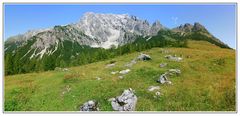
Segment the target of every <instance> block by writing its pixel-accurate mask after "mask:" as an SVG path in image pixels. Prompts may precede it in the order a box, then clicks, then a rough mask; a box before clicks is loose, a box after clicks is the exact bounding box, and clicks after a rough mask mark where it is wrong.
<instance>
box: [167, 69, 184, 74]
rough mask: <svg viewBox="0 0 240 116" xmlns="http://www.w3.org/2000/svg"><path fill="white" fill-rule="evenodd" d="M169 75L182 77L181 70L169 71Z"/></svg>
mask: <svg viewBox="0 0 240 116" xmlns="http://www.w3.org/2000/svg"><path fill="white" fill-rule="evenodd" d="M167 73H168V75H174V74H176V75H180V74H181V70H179V69H169V70H168V72H167Z"/></svg>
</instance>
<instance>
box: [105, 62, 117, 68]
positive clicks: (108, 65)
mask: <svg viewBox="0 0 240 116" xmlns="http://www.w3.org/2000/svg"><path fill="white" fill-rule="evenodd" d="M114 66H115V64H114V63H113V64H107V65H106V68H110V67H114Z"/></svg>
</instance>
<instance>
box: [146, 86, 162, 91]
mask: <svg viewBox="0 0 240 116" xmlns="http://www.w3.org/2000/svg"><path fill="white" fill-rule="evenodd" d="M159 89H160V87H159V86H150V87H148V91H154V90H159Z"/></svg>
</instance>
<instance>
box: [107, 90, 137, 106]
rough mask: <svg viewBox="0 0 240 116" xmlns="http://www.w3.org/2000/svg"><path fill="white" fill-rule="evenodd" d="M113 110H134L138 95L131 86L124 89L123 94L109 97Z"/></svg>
mask: <svg viewBox="0 0 240 116" xmlns="http://www.w3.org/2000/svg"><path fill="white" fill-rule="evenodd" d="M109 101H111V105H112V108H113V110H115V111H134V110H135V106H136V104H137V96H136V95H134V91H133V90H132V89H131V88H129V89H127V90H124V92H123V93H122V95H121V96H118V97H116V98H111V99H109Z"/></svg>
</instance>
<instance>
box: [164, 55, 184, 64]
mask: <svg viewBox="0 0 240 116" xmlns="http://www.w3.org/2000/svg"><path fill="white" fill-rule="evenodd" d="M165 58H167V59H169V60H172V61H177V62H179V61H181V60H182V58H181V57H177V56H176V55H175V56H172V55H166V56H165Z"/></svg>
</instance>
